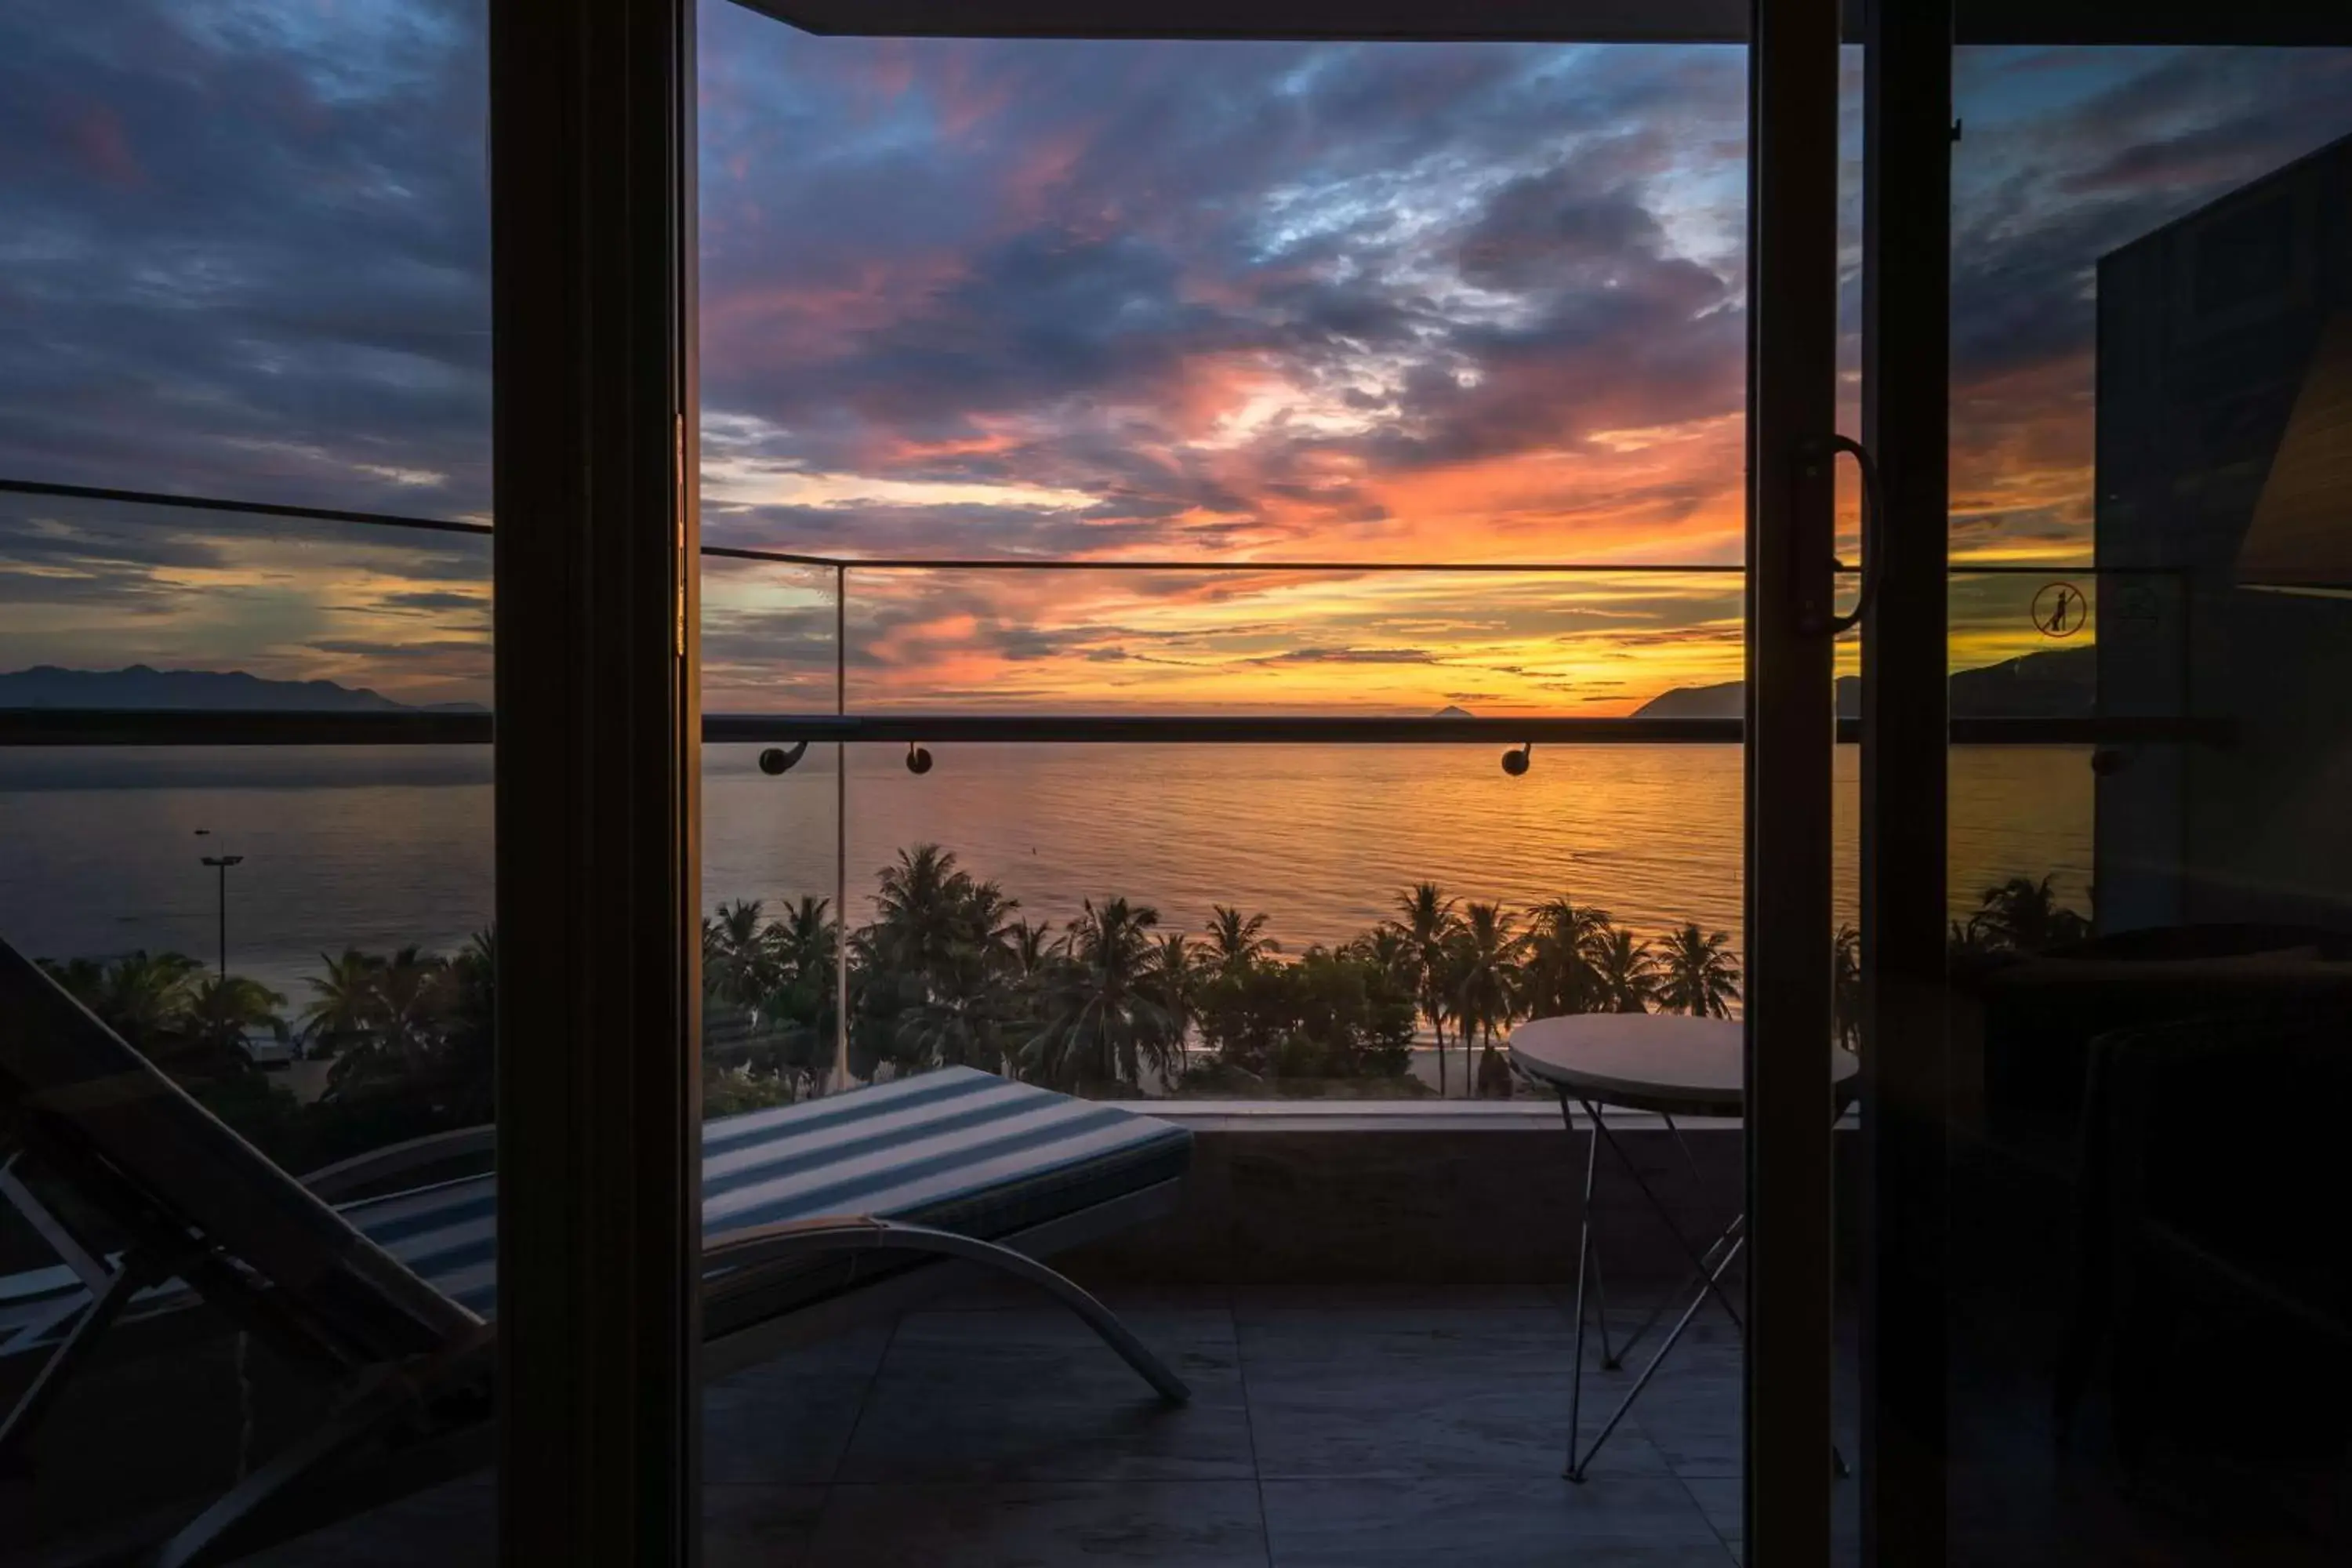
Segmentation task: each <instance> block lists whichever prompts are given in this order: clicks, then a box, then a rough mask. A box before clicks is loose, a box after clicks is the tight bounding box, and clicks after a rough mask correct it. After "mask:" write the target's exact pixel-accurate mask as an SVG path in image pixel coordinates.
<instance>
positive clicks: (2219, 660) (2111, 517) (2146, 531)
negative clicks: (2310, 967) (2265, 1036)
mask: <svg viewBox="0 0 2352 1568" xmlns="http://www.w3.org/2000/svg"><path fill="white" fill-rule="evenodd" d="M2097 548H2098V565H2099V568H2100V575H2101V583H2102V592H2101V595H2100V596H2101V603H2100V605H2099V611H2100V614H2099V633H2098V692H2099V705H2100V710H2101V713H2102V715H2103V716H2107V717H2146V716H2156V715H2185V716H2188V717H2189V718H2190V719H2192V720H2196V721H2207V722H2210V724H2212V725H2213V726H2215V727H2216V729H2217V731H2221V733H2219V734H2217V736H2216V737H2215V738H2214V739H2213V740H2211V741H2209V742H2191V743H2187V744H2141V745H2126V746H2121V747H2113V748H2110V749H2108V750H2106V751H2105V752H2102V753H2101V754H2100V757H2099V759H2098V763H2097V765H2098V768H2099V778H2098V782H2097V786H2096V787H2097V803H2098V804H2097V844H2096V848H2095V866H2096V873H2095V894H2096V900H2097V913H2098V921H2099V925H2100V927H2101V928H2102V929H2103V930H2106V931H2120V930H2128V929H2132V928H2136V927H2142V926H2151V925H2173V924H2180V923H2189V922H2195V923H2206V922H2222V921H2262V922H2271V921H2276V922H2285V923H2311V924H2318V925H2325V926H2330V927H2352V894H2348V893H2347V889H2352V811H2347V807H2352V137H2347V138H2345V139H2343V140H2340V141H2337V142H2332V143H2330V144H2329V145H2327V146H2326V147H2323V148H2321V149H2320V150H2318V151H2317V152H2315V153H2311V154H2310V155H2308V156H2307V157H2305V158H2303V159H2300V160H2298V161H2297V162H2295V163H2291V164H2288V165H2287V166H2285V167H2284V168H2282V169H2280V170H2278V171H2277V172H2275V173H2273V174H2269V175H2266V176H2264V177H2263V178H2262V179H2260V180H2257V181H2255V182H2253V183H2252V184H2247V185H2244V186H2242V187H2241V188H2239V189H2238V190H2235V191H2233V192H2231V193H2230V194H2229V195H2226V196H2223V197H2221V199H2219V200H2217V201H2214V202H2212V203H2210V204H2209V205H2206V206H2204V207H2202V208H2200V210H2198V211H2196V212H2193V213H2190V214H2189V215H2188V216H2184V217H2182V218H2180V219H2179V220H2178V221H2176V222H2173V223H2171V224H2168V225H2167V226H2164V227H2162V228H2159V229H2157V230H2156V231H2154V232H2152V233H2150V234H2147V235H2146V236H2144V237H2141V238H2139V239H2137V240H2135V241H2133V242H2132V243H2131V244H2129V245H2126V246H2124V247H2121V248H2119V249H2117V250H2115V251H2112V252H2110V253H2109V254H2107V255H2106V256H2105V257H2103V258H2100V261H2099V267H2098V419H2097Z"/></svg>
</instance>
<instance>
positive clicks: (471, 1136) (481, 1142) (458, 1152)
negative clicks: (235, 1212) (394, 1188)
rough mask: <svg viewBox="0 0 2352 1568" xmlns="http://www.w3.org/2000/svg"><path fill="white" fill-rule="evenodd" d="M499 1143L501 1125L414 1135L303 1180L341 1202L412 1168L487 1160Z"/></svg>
mask: <svg viewBox="0 0 2352 1568" xmlns="http://www.w3.org/2000/svg"><path fill="white" fill-rule="evenodd" d="M498 1146H499V1130H498V1128H497V1127H495V1126H486V1127H460V1128H457V1129H456V1130H454V1131H448V1132H433V1133H428V1134H426V1135H425V1137H422V1138H411V1139H409V1140H408V1141H407V1142H403V1143H387V1144H385V1145H384V1146H383V1148H381V1149H371V1150H369V1151H368V1152H366V1153H364V1154H354V1155H352V1157H351V1158H350V1159H348V1160H338V1161H337V1162H335V1163H333V1164H331V1165H323V1166H321V1167H320V1168H319V1169H318V1170H315V1171H312V1172H311V1173H310V1174H308V1175H306V1176H304V1177H302V1178H301V1181H302V1184H303V1185H304V1186H306V1187H308V1188H310V1191H311V1192H312V1193H313V1194H317V1195H318V1196H319V1197H320V1198H323V1199H324V1200H326V1201H327V1202H329V1203H337V1202H340V1201H341V1200H342V1199H344V1198H346V1197H349V1196H351V1195H352V1194H356V1193H359V1192H362V1191H363V1190H365V1189H367V1188H370V1187H373V1186H376V1185H378V1184H381V1183H383V1182H388V1181H391V1180H393V1179H394V1178H395V1177H399V1176H404V1175H407V1174H409V1173H412V1172H416V1171H423V1170H429V1169H431V1168H432V1167H433V1166H436V1165H445V1164H448V1163H451V1162H452V1161H457V1160H465V1159H479V1160H485V1161H487V1160H488V1159H490V1158H491V1157H492V1156H494V1155H495V1154H496V1153H497V1152H498Z"/></svg>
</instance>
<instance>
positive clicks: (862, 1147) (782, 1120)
mask: <svg viewBox="0 0 2352 1568" xmlns="http://www.w3.org/2000/svg"><path fill="white" fill-rule="evenodd" d="M702 1158H703V1166H702V1172H703V1174H702V1193H703V1196H702V1225H703V1235H704V1236H705V1237H709V1238H713V1239H715V1238H717V1237H722V1236H725V1235H727V1234H728V1233H729V1232H731V1231H739V1230H745V1229H749V1228H751V1227H752V1226H763V1225H774V1224H777V1223H779V1222H780V1221H784V1220H797V1219H814V1218H818V1217H821V1216H848V1215H861V1216H867V1217H874V1218H881V1219H897V1220H907V1221H911V1222H917V1223H920V1224H923V1225H929V1226H938V1227H939V1228H940V1229H943V1230H952V1231H956V1232H959V1233H961V1234H962V1235H965V1236H972V1237H981V1238H982V1239H984V1240H994V1239H997V1238H999V1237H1005V1236H1009V1235H1011V1234H1013V1233H1014V1232H1016V1231H1020V1230H1024V1229H1026V1228H1028V1227H1029V1226H1034V1225H1040V1224H1043V1223H1045V1221H1047V1220H1051V1219H1055V1218H1057V1217H1059V1216H1061V1215H1067V1214H1074V1213H1076V1212H1077V1211H1078V1210H1081V1209H1085V1208H1088V1207H1091V1206H1092V1205H1096V1204H1099V1203H1106V1202H1108V1201H1110V1200H1111V1199H1113V1198H1118V1197H1123V1196H1126V1195H1127V1194H1131V1193H1136V1192H1139V1191H1141V1190H1143V1189H1144V1188H1146V1187H1150V1186H1153V1185H1156V1184H1160V1183H1161V1182H1166V1181H1171V1180H1173V1179H1175V1178H1176V1177H1178V1176H1181V1175H1182V1174H1183V1173H1184V1170H1185V1167H1186V1165H1187V1164H1188V1163H1190V1161H1191V1159H1192V1134H1191V1133H1190V1132H1189V1131H1185V1130H1184V1129H1183V1128H1181V1127H1175V1126H1171V1124H1169V1123H1168V1122H1165V1121H1159V1120H1157V1119H1155V1118H1152V1117H1150V1116H1140V1115H1138V1114H1136V1113H1135V1112H1133V1111H1129V1110H1118V1108H1116V1107H1113V1106H1108V1105H1101V1104H1097V1103H1094V1102H1090V1101H1087V1100H1073V1099H1071V1098H1070V1097H1069V1096H1067V1095H1063V1094H1055V1093H1054V1092H1053V1091H1051V1090H1049V1089H1037V1088H1034V1087H1032V1086H1031V1085H1028V1084H1024V1083H1015V1082H1013V1081H1012V1080H1010V1079H1002V1078H999V1077H997V1076H996V1075H995V1074H993V1073H986V1072H981V1071H978V1070H976V1069H974V1068H940V1070H939V1071H936V1072H930V1073H925V1074H923V1075H921V1076H920V1077H917V1078H910V1079H898V1080H896V1081H894V1082H891V1083H886V1084H881V1085H877V1086H876V1087H875V1088H872V1089H858V1090H856V1092H854V1093H851V1094H845V1095H837V1096H835V1097H833V1098H830V1099H825V1100H810V1101H807V1102H805V1103H803V1104H800V1105H788V1106H784V1107H782V1108H780V1109H778V1110H755V1111H751V1112H749V1113H748V1114H745V1115H741V1116H729V1117H723V1118H721V1119H719V1120H718V1121H711V1122H709V1123H707V1124H706V1125H705V1126H704V1127H703V1130H702ZM343 1213H344V1214H345V1215H347V1216H348V1217H349V1218H350V1219H351V1221H352V1224H353V1225H355V1226H358V1227H359V1228H360V1229H361V1230H362V1231H365V1232H366V1233H367V1234H368V1235H369V1236H370V1237H373V1239H374V1240H375V1241H376V1242H378V1243H379V1244H380V1245H382V1246H383V1247H384V1249H385V1250H386V1251H388V1252H390V1253H391V1254H392V1255H393V1256H394V1257H395V1258H399V1259H400V1260H401V1261H402V1262H403V1263H405V1264H407V1265H408V1267H409V1268H412V1269H414V1270H415V1271H416V1272H417V1273H418V1274H420V1275H422V1276H423V1277H424V1278H425V1279H427V1280H429V1281H430V1282H431V1283H432V1284H433V1285H434V1286H436V1288H438V1289H440V1290H441V1291H442V1292H443V1293H444V1294H446V1295H449V1296H453V1297H455V1298H456V1299H457V1300H459V1301H462V1302H464V1303H465V1304H466V1305H467V1306H468V1307H470V1308H472V1309H473V1310H475V1311H477V1312H479V1313H482V1314H483V1315H484V1316H486V1317H487V1316H489V1315H491V1314H492V1312H493V1310H495V1308H496V1306H497V1295H498V1282H497V1279H496V1277H495V1271H494V1270H495V1265H494V1261H493V1258H494V1253H495V1251H496V1247H497V1236H496V1226H497V1221H498V1212H497V1195H496V1193H495V1191H494V1189H493V1185H492V1183H491V1180H490V1178H488V1177H486V1176H485V1177H476V1178H472V1179H469V1180H466V1181H460V1182H452V1183H448V1184H446V1185H442V1186H438V1187H433V1188H430V1189H427V1190H425V1191H423V1192H417V1193H406V1194H399V1195H397V1196H394V1197H386V1198H378V1199H373V1200H371V1201H368V1202H365V1203H360V1204H354V1205H351V1206H349V1207H347V1208H345V1209H344V1210H343ZM830 1272H831V1271H830V1270H823V1269H812V1270H811V1275H812V1291H811V1293H812V1294H813V1295H814V1294H822V1293H824V1290H825V1289H827V1287H825V1286H824V1284H822V1283H821V1282H820V1279H819V1278H818V1277H819V1276H821V1275H825V1274H829V1273H830ZM863 1272H865V1273H866V1274H867V1275H871V1274H872V1273H874V1272H875V1270H874V1268H872V1266H871V1265H870V1264H869V1265H868V1266H866V1268H865V1269H864V1270H863Z"/></svg>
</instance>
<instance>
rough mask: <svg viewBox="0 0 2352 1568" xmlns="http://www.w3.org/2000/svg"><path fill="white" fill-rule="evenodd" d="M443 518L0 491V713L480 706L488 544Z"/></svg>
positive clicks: (464, 525) (484, 692)
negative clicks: (416, 521) (414, 521)
mask: <svg viewBox="0 0 2352 1568" xmlns="http://www.w3.org/2000/svg"><path fill="white" fill-rule="evenodd" d="M425 521H441V520H431V519H427V520H425ZM454 521H455V523H456V527H455V528H454V529H436V528H405V527H397V526H378V525H372V524H361V523H351V522H338V521H327V520H322V519H319V518H286V517H276V516H264V515H259V514H256V513H251V512H240V511H236V510H194V509H191V508H186V507H179V506H165V505H140V504H134V503H126V502H121V501H112V500H85V499H80V498H76V497H70V496H57V495H37V494H20V493H10V492H5V491H0V605H5V606H6V613H5V615H0V708H19V707H31V708H76V707H79V708H93V709H112V708H152V709H177V710H215V711H265V712H266V711H289V710H310V711H331V712H345V713H368V712H395V711H399V710H434V709H437V710H443V711H453V712H463V711H473V712H486V711H487V710H488V706H489V701H490V664H491V658H490V541H489V538H488V533H487V531H486V529H485V528H484V525H482V524H479V523H468V522H467V521H464V520H454ZM475 529H483V530H484V531H472V530H475ZM42 667H50V668H42ZM184 672H192V673H184ZM320 682H324V683H326V684H323V685H321V684H317V683H320Z"/></svg>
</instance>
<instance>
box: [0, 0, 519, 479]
mask: <svg viewBox="0 0 2352 1568" xmlns="http://www.w3.org/2000/svg"><path fill="white" fill-rule="evenodd" d="M481 32H482V18H481V5H480V4H479V0H470V3H469V0H398V3H396V4H394V3H391V0H379V3H377V4H372V5H359V6H356V7H348V8H339V9H337V10H334V11H331V12H311V11H308V10H304V9H301V8H297V7H293V6H288V5H268V4H214V5H167V4H163V3H162V0H110V3H109V4H107V5H100V6H90V5H77V4H73V3H71V0H19V3H18V4H15V5H9V6H7V7H5V10H0V150H5V151H0V208H5V212H6V215H7V217H6V225H5V231H6V243H7V245H8V247H9V259H8V263H7V273H6V276H7V285H6V288H5V292H0V321H6V322H7V324H8V326H9V329H10V330H8V331H0V400H5V406H6V409H7V416H6V418H5V421H0V472H6V473H8V474H11V475H16V476H30V477H38V478H45V479H60V480H66V481H69V482H78V483H88V484H100V485H108V486H115V487H121V488H137V489H193V490H197V491H204V492H209V493H214V494H227V495H231V496H250V497H255V498H257V499H264V500H293V501H313V502H317V503H319V504H322V505H331V506H341V507H362V508H369V509H381V510H399V511H411V512H415V511H425V512H441V513H446V512H450V511H457V510H478V509H480V508H483V507H486V506H487V505H488V483H487V480H488V274H487V266H486V264H487V260H488V208H487V202H486V197H485V192H484V170H483V153H482V107H483V96H484V90H485V80H484V76H483V70H484V66H483V54H482V39H481Z"/></svg>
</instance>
